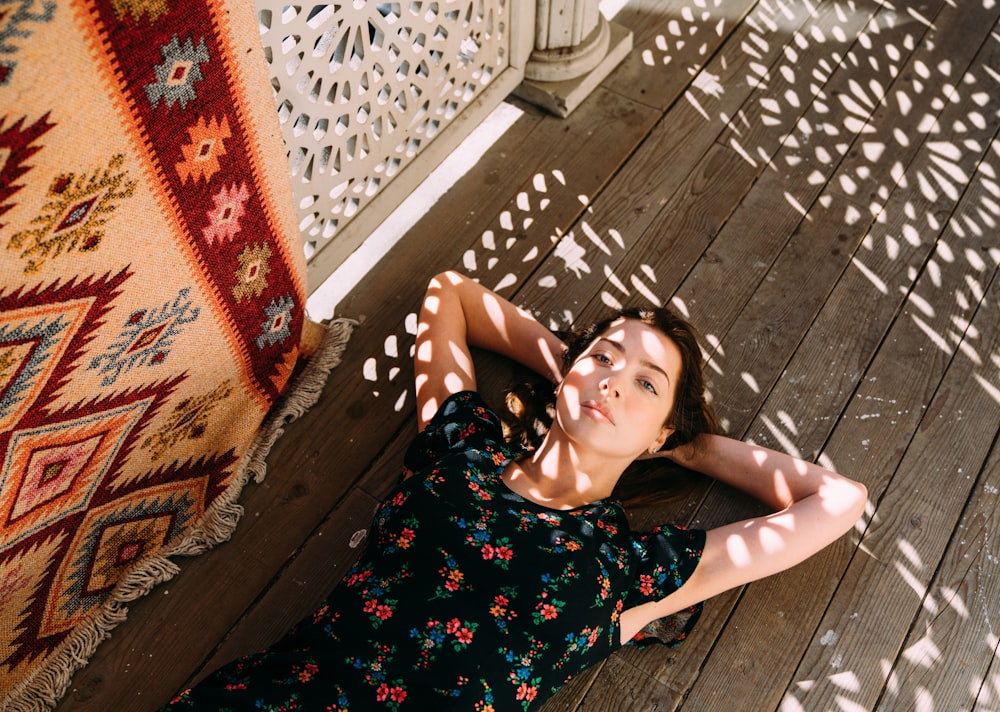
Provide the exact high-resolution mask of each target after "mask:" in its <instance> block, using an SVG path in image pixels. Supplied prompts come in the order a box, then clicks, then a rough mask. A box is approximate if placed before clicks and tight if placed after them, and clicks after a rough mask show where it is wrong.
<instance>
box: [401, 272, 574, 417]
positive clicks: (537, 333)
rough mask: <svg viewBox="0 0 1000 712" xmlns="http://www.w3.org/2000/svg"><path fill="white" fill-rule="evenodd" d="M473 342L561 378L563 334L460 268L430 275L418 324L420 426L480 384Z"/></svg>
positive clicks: (416, 363) (416, 374)
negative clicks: (448, 400)
mask: <svg viewBox="0 0 1000 712" xmlns="http://www.w3.org/2000/svg"><path fill="white" fill-rule="evenodd" d="M469 347H476V348H483V349H488V350H490V351H494V352H496V353H498V354H501V355H502V356H506V357H508V358H511V359H513V360H514V361H516V362H518V363H520V364H521V365H523V366H526V367H527V368H530V369H532V370H533V371H535V372H537V373H539V374H541V375H542V376H544V377H546V378H548V379H550V380H552V381H553V382H555V381H558V380H559V379H560V378H562V349H563V345H562V342H561V341H560V340H559V338H558V337H557V336H556V335H555V334H553V333H552V332H550V331H549V330H548V329H546V328H545V327H544V326H542V325H541V324H539V323H538V322H537V321H536V320H535V319H534V318H533V317H532V316H531V315H530V314H528V313H526V312H524V311H522V310H520V309H518V308H517V307H515V306H514V305H513V304H511V303H510V302H508V301H507V300H506V299H504V298H502V297H500V296H498V295H497V294H494V293H493V292H491V291H490V290H488V289H486V288H485V287H482V286H480V285H479V284H477V283H476V282H474V281H473V280H471V279H469V278H468V277H465V276H463V275H461V274H458V273H457V272H442V273H441V274H439V275H437V276H435V277H434V278H433V279H431V281H430V284H428V286H427V293H426V294H425V295H424V302H423V306H422V307H421V311H420V322H419V325H418V326H417V346H416V352H415V354H414V362H413V368H414V377H415V383H416V393H417V425H418V428H419V429H420V430H423V428H424V426H426V425H427V423H428V422H429V421H430V419H431V418H432V417H434V414H435V413H436V412H437V410H438V408H439V407H440V405H441V403H442V402H443V401H444V400H445V399H446V398H447V397H448V396H450V395H451V394H452V393H457V392H459V391H463V390H474V389H475V388H476V374H475V369H474V368H473V365H472V358H471V356H470V354H469Z"/></svg>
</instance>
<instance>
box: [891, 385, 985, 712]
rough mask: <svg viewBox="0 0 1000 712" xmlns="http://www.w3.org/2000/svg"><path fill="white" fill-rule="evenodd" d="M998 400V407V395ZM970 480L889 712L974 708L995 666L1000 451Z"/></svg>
mask: <svg viewBox="0 0 1000 712" xmlns="http://www.w3.org/2000/svg"><path fill="white" fill-rule="evenodd" d="M987 383H989V381H987ZM994 384H995V381H994ZM994 387H995V385H994ZM994 397H995V398H997V399H998V400H1000V391H998V392H997V394H994ZM957 474H958V475H959V476H961V473H957ZM976 475H979V476H978V477H976ZM966 477H967V478H969V477H972V478H973V479H975V486H974V487H973V488H972V494H971V496H970V498H969V503H968V505H967V508H966V511H965V513H964V514H963V516H962V521H961V522H959V525H958V527H957V528H956V529H955V532H954V533H953V534H952V536H951V538H950V543H949V546H948V550H947V551H946V552H945V556H944V559H943V561H942V563H941V566H940V568H939V569H938V571H937V573H936V574H935V576H934V580H933V581H932V582H931V585H930V587H929V588H928V591H927V595H926V596H925V597H924V600H923V603H922V606H921V609H920V614H919V616H918V618H917V620H916V622H915V623H914V625H913V628H912V629H911V631H910V634H909V636H907V638H906V640H905V641H904V643H903V651H902V653H901V654H900V655H899V657H898V658H897V659H896V662H895V665H894V666H893V669H892V673H891V681H890V683H889V684H888V685H887V687H886V690H885V692H884V693H883V696H882V698H881V699H880V700H879V703H878V706H879V707H878V708H879V709H880V710H885V712H891V711H892V710H904V709H907V710H908V709H916V708H924V709H930V708H933V709H942V710H965V709H972V708H973V706H975V704H976V698H977V697H978V696H979V692H980V690H981V689H983V687H984V684H983V683H984V681H985V680H986V678H987V672H988V670H989V669H990V665H991V663H992V662H993V661H994V660H995V654H996V650H997V634H996V627H995V625H994V617H995V616H996V614H997V601H1000V539H998V537H997V530H998V528H1000V501H998V494H997V493H998V492H1000V449H997V448H996V447H994V449H993V454H992V456H991V457H990V461H989V462H988V463H987V465H986V467H985V468H984V470H983V472H981V473H969V474H967V475H966ZM944 671H947V674H943V672H944ZM986 689H989V688H988V687H987V688H986Z"/></svg>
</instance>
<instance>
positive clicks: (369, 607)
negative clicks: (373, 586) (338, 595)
mask: <svg viewBox="0 0 1000 712" xmlns="http://www.w3.org/2000/svg"><path fill="white" fill-rule="evenodd" d="M377 607H378V601H377V600H376V599H374V598H369V599H368V600H367V601H365V605H364V607H363V608H362V610H363V611H364V612H365V613H374V612H375V609H376V608H377Z"/></svg>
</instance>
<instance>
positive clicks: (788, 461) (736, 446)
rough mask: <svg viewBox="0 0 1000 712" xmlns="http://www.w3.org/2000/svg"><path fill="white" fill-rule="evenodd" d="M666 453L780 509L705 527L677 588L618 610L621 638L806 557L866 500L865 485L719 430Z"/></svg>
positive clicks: (841, 529)
mask: <svg viewBox="0 0 1000 712" xmlns="http://www.w3.org/2000/svg"><path fill="white" fill-rule="evenodd" d="M665 455H666V456H667V457H669V458H670V459H672V460H674V461H676V462H678V463H679V464H681V465H683V466H685V467H688V468H689V469H692V470H695V471H698V472H702V473H704V474H706V475H708V476H710V477H713V478H715V479H717V480H719V481H721V482H725V483H726V484H729V485H732V486H733V487H736V488H738V489H740V490H742V491H744V492H746V493H747V494H750V495H751V496H753V497H755V498H757V499H759V500H760V501H762V502H764V503H765V504H767V505H768V506H771V507H773V508H774V509H775V510H777V511H775V512H774V513H773V514H768V515H766V516H762V517H755V518H753V519H747V520H744V521H742V522H735V523H733V524H727V525H725V526H722V527H718V528H716V529H711V530H709V531H708V533H707V537H706V541H705V550H704V553H703V554H702V558H701V561H700V562H699V564H698V566H697V568H696V569H695V571H694V573H693V574H692V575H691V578H690V579H688V580H687V581H686V582H685V584H684V585H683V586H681V588H679V589H678V590H677V591H675V592H674V593H672V594H671V595H669V596H667V597H666V598H663V599H661V600H659V601H655V602H651V603H646V604H643V605H641V606H638V607H636V608H633V609H630V610H629V611H626V613H625V614H624V615H623V616H622V630H621V637H622V642H625V641H627V640H629V639H631V637H632V636H634V635H635V633H637V632H638V631H639V630H640V629H641V628H642V627H643V626H644V625H646V623H648V622H650V621H652V620H655V619H657V618H662V617H663V616H666V615H669V614H671V613H676V612H677V611H680V610H683V609H685V608H687V607H689V606H692V605H694V604H696V603H698V602H700V601H704V600H705V599H707V598H711V597H712V596H715V595H717V594H719V593H722V592H723V591H727V590H729V589H731V588H735V587H737V586H742V585H743V584H746V583H749V582H751V581H754V580H756V579H759V578H763V577H765V576H770V575H772V574H776V573H778V572H780V571H784V570H785V569H789V568H791V567H792V566H795V565H796V564H798V563H800V562H802V561H804V560H805V559H807V558H809V557H810V556H812V555H813V554H815V553H817V552H818V551H820V550H821V549H823V548H824V547H826V546H828V545H829V544H832V543H833V542H834V541H836V540H837V539H839V538H840V537H841V536H842V535H843V534H845V533H846V532H847V531H848V530H849V529H850V528H851V527H852V526H853V525H854V524H855V523H856V522H857V521H858V519H859V518H860V517H861V515H862V514H863V513H864V510H865V504H866V503H867V497H868V491H867V489H866V488H865V486H864V485H863V484H861V483H859V482H855V481H854V480H851V479H848V478H847V477H844V476H843V475H839V474H837V473H835V472H832V471H831V470H827V469H826V468H824V467H820V466H819V465H816V464H815V463H812V462H808V461H806V460H801V459H799V458H795V457H792V456H790V455H787V454H785V453H781V452H777V451H774V450H769V449H767V448H763V447H758V446H756V445H750V444H748V443H744V442H740V441H738V440H732V439H730V438H726V437H723V436H719V435H703V436H699V439H698V441H697V442H696V443H695V446H694V447H691V446H685V447H681V448H678V449H676V450H674V451H671V452H669V453H665Z"/></svg>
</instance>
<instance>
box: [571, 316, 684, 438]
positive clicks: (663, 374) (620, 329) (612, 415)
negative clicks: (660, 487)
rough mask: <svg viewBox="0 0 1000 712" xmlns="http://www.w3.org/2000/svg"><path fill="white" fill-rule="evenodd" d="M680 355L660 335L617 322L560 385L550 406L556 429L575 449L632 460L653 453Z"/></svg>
mask: <svg viewBox="0 0 1000 712" xmlns="http://www.w3.org/2000/svg"><path fill="white" fill-rule="evenodd" d="M681 363H682V362H681V352H680V349H679V348H678V347H677V345H676V344H675V343H674V342H673V341H672V340H671V339H669V338H668V337H667V336H666V335H664V334H663V333H662V332H661V331H660V330H658V329H655V328H653V327H651V326H648V325H646V324H644V323H642V322H641V321H637V320H635V319H625V318H623V319H619V320H618V321H616V322H614V323H612V325H611V326H610V327H609V328H608V329H607V330H606V331H605V332H604V333H603V334H601V335H600V336H598V337H597V338H596V339H595V340H594V341H593V343H591V344H590V346H588V347H587V349H586V350H585V351H584V352H583V354H582V355H581V356H580V358H578V359H577V360H576V362H575V363H574V364H573V366H572V368H570V370H569V372H568V373H567V374H566V377H565V379H563V382H562V385H561V388H560V392H559V398H558V400H557V402H556V417H557V418H558V419H559V424H560V426H561V427H562V429H563V430H564V431H565V432H566V433H567V434H568V435H569V436H570V438H571V439H573V440H574V441H576V442H577V443H578V445H579V446H583V447H585V448H588V449H591V450H594V451H596V452H599V453H602V454H606V455H611V456H615V457H628V458H634V457H636V456H637V455H640V454H642V453H643V452H644V451H646V450H648V449H650V448H651V447H659V446H660V445H662V444H663V441H664V440H665V439H666V437H667V436H668V435H669V434H670V432H671V430H670V428H668V427H667V428H665V427H664V423H665V422H666V420H667V416H668V415H669V413H670V409H671V407H672V405H673V402H674V396H675V393H676V388H677V381H678V379H679V377H680V373H681Z"/></svg>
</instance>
